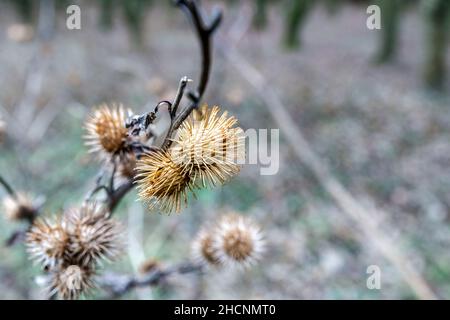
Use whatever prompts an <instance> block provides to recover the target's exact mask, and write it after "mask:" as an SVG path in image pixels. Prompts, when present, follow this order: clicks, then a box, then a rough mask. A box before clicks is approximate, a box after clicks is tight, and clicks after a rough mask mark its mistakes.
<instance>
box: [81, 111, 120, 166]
mask: <svg viewBox="0 0 450 320" xmlns="http://www.w3.org/2000/svg"><path fill="white" fill-rule="evenodd" d="M126 119H127V115H126V113H125V109H124V108H123V106H122V105H115V104H113V105H112V106H111V107H108V105H106V104H102V105H101V106H100V107H98V108H97V109H96V110H95V111H94V113H93V114H92V115H91V117H90V118H89V119H88V120H87V122H86V125H85V127H86V130H87V135H86V136H85V138H86V145H88V146H89V147H90V152H97V153H100V155H101V156H102V157H105V156H108V155H113V154H119V153H121V152H124V151H126V149H127V143H126V142H127V133H128V130H127V129H126V128H125V120H126Z"/></svg>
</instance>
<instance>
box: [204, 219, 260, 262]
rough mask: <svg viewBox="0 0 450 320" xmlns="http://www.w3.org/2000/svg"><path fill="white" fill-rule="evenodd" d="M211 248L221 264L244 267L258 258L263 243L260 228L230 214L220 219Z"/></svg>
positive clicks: (247, 220)
mask: <svg viewBox="0 0 450 320" xmlns="http://www.w3.org/2000/svg"><path fill="white" fill-rule="evenodd" d="M213 247H214V249H215V250H216V252H217V255H218V257H219V259H220V261H221V262H222V263H224V264H235V265H242V266H244V267H246V266H249V265H251V264H253V263H254V262H256V261H257V260H258V259H259V258H260V256H261V254H262V252H263V250H264V241H263V239H262V234H261V231H260V228H259V227H258V226H257V225H256V224H255V223H254V222H253V221H251V220H250V219H249V218H245V217H243V216H240V215H236V214H231V215H225V216H223V217H222V218H221V219H220V221H219V223H218V226H217V231H216V232H215V233H214V242H213Z"/></svg>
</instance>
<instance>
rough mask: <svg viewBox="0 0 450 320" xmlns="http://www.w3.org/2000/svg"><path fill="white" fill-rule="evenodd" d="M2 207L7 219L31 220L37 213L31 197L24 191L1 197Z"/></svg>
mask: <svg viewBox="0 0 450 320" xmlns="http://www.w3.org/2000/svg"><path fill="white" fill-rule="evenodd" d="M3 208H4V209H5V214H6V217H7V218H8V219H9V220H14V221H19V220H28V221H30V222H31V221H33V219H34V218H35V217H36V215H37V208H36V207H35V205H34V203H33V199H32V198H31V197H30V196H29V195H27V194H25V193H17V194H16V195H15V196H14V197H13V196H7V197H5V198H4V199H3Z"/></svg>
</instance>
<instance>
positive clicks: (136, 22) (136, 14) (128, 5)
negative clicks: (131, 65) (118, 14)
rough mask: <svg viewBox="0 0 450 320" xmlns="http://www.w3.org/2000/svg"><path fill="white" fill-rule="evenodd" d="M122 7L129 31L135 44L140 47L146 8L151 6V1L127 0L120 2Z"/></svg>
mask: <svg viewBox="0 0 450 320" xmlns="http://www.w3.org/2000/svg"><path fill="white" fill-rule="evenodd" d="M121 3H122V5H123V10H124V15H125V21H126V23H127V26H128V29H129V30H130V32H131V34H132V36H133V38H134V41H135V43H136V44H137V45H138V46H141V45H142V40H143V39H142V29H143V24H144V17H145V10H146V9H147V8H146V7H147V6H149V5H150V4H151V0H127V1H122V2H121Z"/></svg>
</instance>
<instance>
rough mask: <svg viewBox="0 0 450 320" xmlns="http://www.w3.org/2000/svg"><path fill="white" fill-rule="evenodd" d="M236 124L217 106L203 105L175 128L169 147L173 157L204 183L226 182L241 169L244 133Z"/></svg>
mask: <svg viewBox="0 0 450 320" xmlns="http://www.w3.org/2000/svg"><path fill="white" fill-rule="evenodd" d="M198 119H200V120H198ZM236 124H237V119H236V118H235V117H232V116H228V113H227V112H226V111H225V112H223V113H222V114H220V108H219V107H217V106H215V107H212V108H208V107H207V106H204V107H202V108H201V109H200V111H197V112H196V113H194V114H193V115H191V116H190V117H189V118H188V119H187V120H186V121H184V122H183V123H182V124H181V126H180V128H179V129H178V131H177V135H176V137H175V139H174V141H175V142H176V143H175V145H174V146H173V147H172V149H171V154H172V157H173V159H174V161H175V162H176V163H178V164H180V165H181V166H182V167H183V170H184V171H185V172H186V173H187V174H188V175H189V176H191V177H194V178H195V181H196V182H200V183H201V184H202V185H203V186H216V185H220V184H223V183H225V182H226V181H228V180H229V179H230V178H232V177H233V176H235V175H236V174H237V173H238V172H239V171H240V163H242V162H243V161H242V160H243V159H244V157H245V151H244V134H243V131H242V129H241V128H239V127H236Z"/></svg>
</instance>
